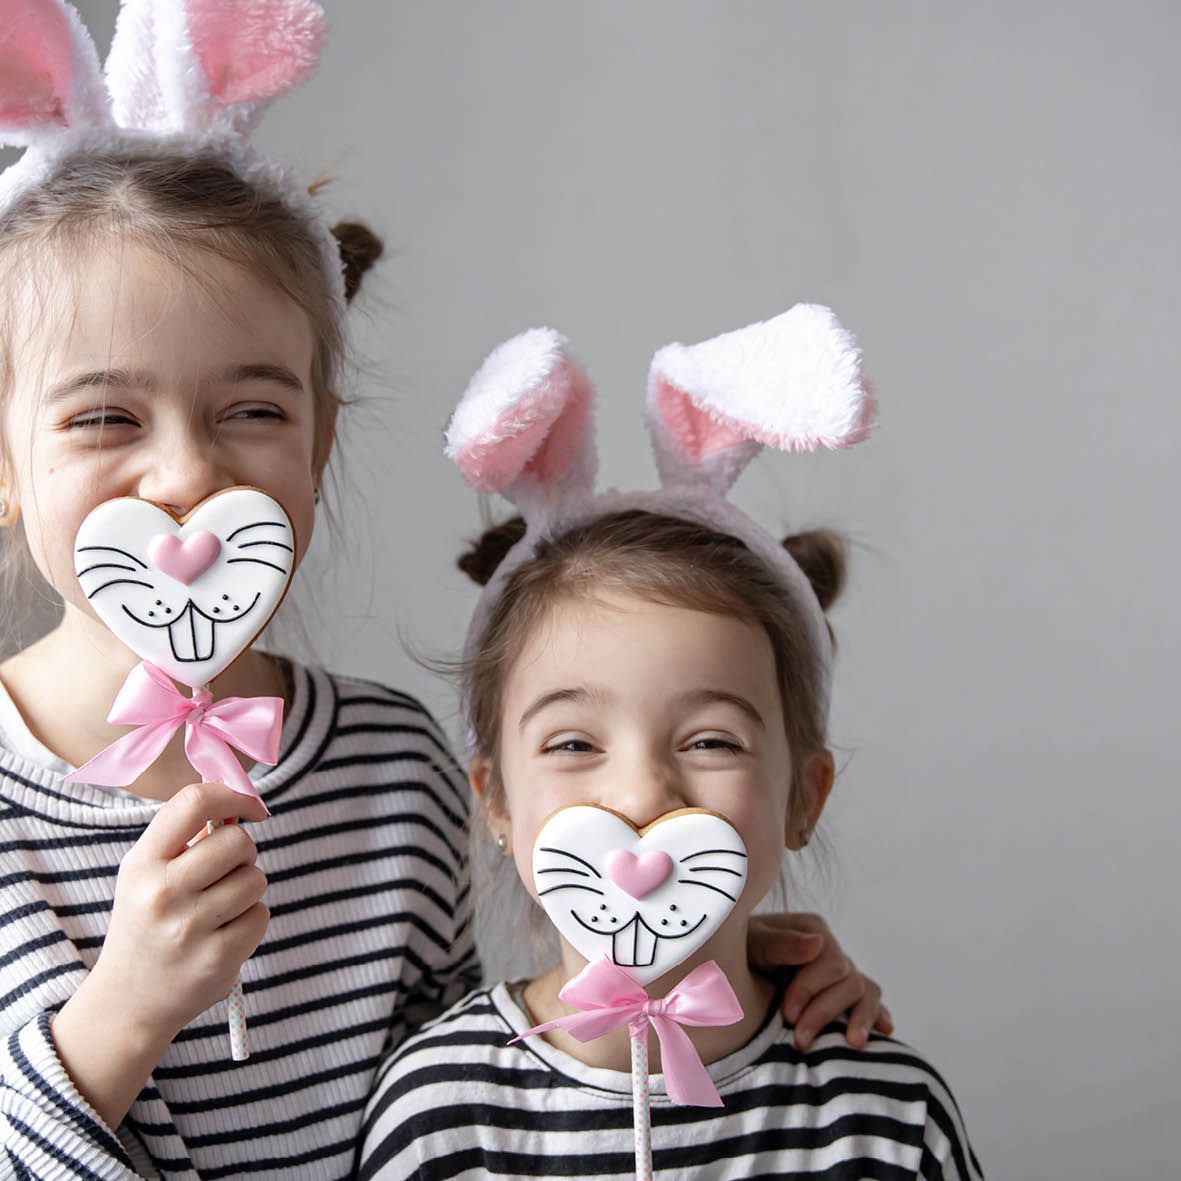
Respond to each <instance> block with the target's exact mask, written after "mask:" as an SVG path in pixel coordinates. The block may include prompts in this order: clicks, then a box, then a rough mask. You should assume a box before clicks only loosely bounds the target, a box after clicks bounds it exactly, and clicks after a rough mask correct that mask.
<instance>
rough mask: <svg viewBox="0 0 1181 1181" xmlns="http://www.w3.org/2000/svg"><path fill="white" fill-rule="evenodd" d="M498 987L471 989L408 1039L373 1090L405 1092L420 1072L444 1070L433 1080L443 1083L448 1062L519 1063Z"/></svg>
mask: <svg viewBox="0 0 1181 1181" xmlns="http://www.w3.org/2000/svg"><path fill="white" fill-rule="evenodd" d="M500 987H501V986H498V987H496V988H475V989H472V991H471V992H469V993H468V994H467V995H466V996H465V997H463V998H462V999H460V1000H458V1001H456V1003H455V1004H454V1005H452V1006H451V1008H449V1009H448V1010H447V1011H446V1012H444V1013H442V1014H441V1015H440V1016H438V1017H436V1018H435V1019H434V1020H433V1021H430V1022H428V1023H427V1024H426V1025H424V1026H423V1027H422V1028H421V1029H419V1030H417V1031H416V1032H415V1033H414V1035H413V1036H411V1037H408V1038H407V1039H406V1040H405V1041H404V1042H403V1043H402V1044H401V1045H400V1046H399V1047H398V1048H397V1050H396V1051H395V1052H394V1053H393V1054H391V1055H390V1057H389V1059H388V1060H387V1061H386V1063H385V1065H384V1067H383V1068H382V1071H381V1075H380V1077H379V1085H378V1087H377V1088H376V1090H378V1091H380V1090H381V1089H382V1088H383V1087H384V1086H387V1085H388V1086H389V1087H391V1088H393V1089H395V1090H404V1089H407V1085H406V1082H405V1080H406V1079H407V1077H408V1076H411V1075H415V1074H417V1073H418V1072H420V1071H422V1070H424V1069H425V1070H427V1072H428V1073H432V1068H434V1067H442V1068H443V1069H442V1071H441V1072H434V1074H435V1081H443V1080H445V1079H446V1078H448V1077H450V1075H451V1072H450V1071H449V1070H448V1069H447V1064H448V1063H462V1064H463V1065H464V1066H472V1065H475V1064H476V1063H477V1062H478V1061H481V1060H483V1061H487V1062H489V1063H494V1064H495V1063H499V1062H503V1061H504V1060H514V1059H516V1058H518V1057H519V1056H520V1054H521V1050H522V1047H521V1046H520V1045H514V1046H509V1044H508V1043H509V1041H510V1040H511V1039H512V1038H513V1037H514V1036H515V1031H514V1029H513V1027H512V1026H511V1025H510V1024H509V1022H508V1021H507V1020H506V1019H505V1017H504V1015H503V1014H502V1012H501V1009H500V1006H499V1004H498V1003H497V997H496V994H497V992H498V991H499V988H500ZM420 1081H421V1079H420ZM410 1085H411V1086H412V1085H413V1084H410Z"/></svg>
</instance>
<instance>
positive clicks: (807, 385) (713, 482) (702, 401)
mask: <svg viewBox="0 0 1181 1181" xmlns="http://www.w3.org/2000/svg"><path fill="white" fill-rule="evenodd" d="M860 360H861V354H860V350H859V349H858V348H857V345H856V342H855V341H854V339H853V337H852V335H851V334H850V333H849V332H848V331H846V330H845V329H844V328H843V327H842V326H841V324H840V323H839V322H838V320H837V319H836V317H835V316H834V315H833V313H832V312H831V311H830V310H829V309H828V308H825V307H821V306H819V305H816V304H796V305H795V306H794V307H793V308H791V309H790V310H788V311H786V312H784V313H783V314H782V315H779V316H776V317H775V318H774V319H772V320H767V321H765V322H762V323H757V324H751V325H749V326H748V327H746V328H741V329H738V330H737V331H734V332H728V333H726V334H724V335H722V336H718V337H715V338H714V339H713V340H708V341H705V342H704V343H702V344H696V345H688V346H687V345H682V344H670V345H667V346H665V347H664V348H662V349H660V350H659V351H658V352H657V353H656V355H655V356H654V357H653V359H652V366H651V370H650V372H649V375H648V392H647V400H646V404H645V418H646V420H647V425H648V431H649V434H650V436H651V441H652V449H653V452H654V453H655V456H656V465H657V470H658V472H659V475H660V481H661V488H660V489H659V491H650V492H642V491H634V492H632V491H619V490H616V489H612V490H609V491H605V492H601V493H596V492H595V490H594V480H595V466H596V465H595V445H594V437H593V425H592V420H593V405H592V403H593V394H592V390H591V385H590V382H589V380H588V379H587V377H586V375H585V373H584V372H583V371H582V369H581V368H580V367H579V365H578V363H577V362H576V361H575V360H574V359H573V358H572V357H571V355H570V353H569V351H568V348H567V341H566V339H565V338H564V337H563V336H561V335H560V334H559V333H557V332H554V331H552V330H551V329H548V328H538V329H533V330H531V331H529V332H524V333H522V334H521V335H520V336H516V337H513V339H511V340H509V341H506V342H505V343H504V344H502V345H500V346H499V347H498V348H497V349H496V350H494V351H493V353H492V354H491V355H490V356H489V357H488V359H487V360H486V361H485V362H484V365H483V366H482V367H481V369H480V370H479V372H478V373H477V374H476V375H475V377H473V379H472V381H471V383H470V384H469V386H468V389H467V392H466V393H465V395H464V397H463V400H462V401H461V403H460V405H459V406H458V408H457V409H456V411H455V414H454V416H453V418H452V420H451V424H450V426H449V428H448V430H447V454H448V455H449V456H450V457H451V459H452V460H453V461H454V462H455V463H456V465H457V466H458V467H459V469H460V471H461V472H462V473H463V475H464V477H465V479H466V480H467V481H468V483H470V484H471V485H472V487H474V488H476V489H477V490H478V491H480V492H499V493H500V494H501V495H503V496H505V497H506V498H507V499H508V500H510V501H512V502H513V504H515V505H516V506H517V508H518V509H520V511H521V515H522V516H523V518H524V520H525V523H526V526H527V529H526V533H525V536H524V537H523V538H522V539H521V541H520V542H519V543H518V544H517V545H516V546H515V547H514V548H513V549H512V551H510V553H509V554H508V555H507V556H506V558H505V560H504V561H503V562H502V563H501V565H500V566H498V567H497V569H496V573H495V574H494V576H493V578H492V579H491V581H490V582H489V583H488V585H487V587H486V588H485V590H484V592H483V594H482V595H481V596H480V601H479V603H478V605H477V607H476V611H475V614H474V616H473V618H472V622H471V625H470V628H469V632H468V635H469V645H468V646H469V649H470V647H471V645H472V643H473V642H474V640H475V639H476V638H477V637H478V636H479V635H480V634H481V632H482V631H483V628H484V625H485V623H486V621H487V617H488V613H489V611H490V610H491V607H492V605H493V604H494V603H495V602H496V600H497V599H498V598H499V597H500V593H501V590H502V589H503V587H504V585H505V582H506V581H507V580H508V578H509V576H510V575H511V574H512V571H513V570H514V569H515V568H516V567H517V566H518V565H519V564H520V563H521V562H523V561H524V560H526V558H528V557H529V555H531V554H532V553H533V552H534V551H535V549H536V547H537V544H538V542H539V541H541V540H542V539H544V538H546V537H551V536H554V535H556V534H558V533H560V532H563V531H565V530H566V529H569V528H572V527H573V526H575V525H578V524H580V523H582V522H584V521H588V520H591V519H593V518H595V517H598V516H602V515H604V514H606V513H613V512H619V511H622V510H626V509H643V510H646V511H649V512H654V513H663V514H666V515H668V516H673V517H683V518H686V519H688V520H691V521H696V522H698V523H700V524H703V525H708V526H711V527H713V528H715V529H717V530H719V531H720V532H722V533H728V534H731V535H732V536H734V537H737V538H739V539H740V540H741V541H742V542H744V543H745V544H746V545H747V546H748V547H749V548H750V549H751V550H753V551H754V552H755V553H756V554H757V555H758V556H759V557H761V558H763V559H764V560H765V561H766V563H767V564H768V566H769V567H770V568H771V569H773V570H774V571H776V573H777V574H778V576H779V577H780V578H781V580H782V582H783V588H784V591H785V593H786V594H788V595H789V596H790V597H791V599H792V601H793V602H795V603H796V604H797V605H798V606H799V608H800V611H801V613H802V614H803V615H804V617H805V618H806V619H807V621H808V628H809V634H810V637H811V641H812V648H813V654H814V658H815V661H816V665H817V669H818V671H819V673H820V681H821V697H822V701H823V706H824V711H823V712H825V713H827V703H828V696H829V677H830V672H831V664H832V641H831V639H830V636H829V632H828V626H827V624H826V623H825V620H824V612H823V611H822V610H821V608H820V604H819V603H818V602H817V600H816V595H815V593H814V592H813V590H812V587H811V584H810V583H809V582H808V579H807V578H806V577H805V575H804V573H803V572H802V571H801V570H800V568H799V566H798V565H797V564H796V562H795V560H794V559H793V558H792V557H791V555H790V554H789V553H788V552H787V551H786V550H785V549H784V548H783V546H782V545H781V544H780V543H779V542H778V541H777V540H776V539H775V538H773V537H772V536H771V535H770V534H769V533H768V532H767V531H766V530H765V529H763V528H762V527H761V526H760V525H758V524H757V523H756V522H754V521H752V520H751V519H750V517H748V516H747V515H746V514H745V513H744V512H742V510H741V509H739V508H738V507H737V505H735V504H733V503H731V501H729V500H728V499H727V498H726V494H727V493H728V492H729V490H730V488H731V487H732V486H733V484H734V481H735V480H737V478H738V476H739V475H740V474H741V473H742V471H743V469H744V468H745V467H746V465H747V464H748V463H750V461H751V460H752V459H754V457H755V456H756V455H757V454H758V453H759V451H760V450H761V449H762V448H763V447H764V446H767V447H773V448H775V449H777V450H780V451H811V450H813V449H815V448H817V447H829V448H844V447H851V446H852V445H853V444H855V443H859V442H860V441H861V440H863V439H864V438H865V437H866V436H867V435H868V434H869V432H870V431H871V430H872V428H873V425H874V413H875V402H874V398H873V394H872V391H871V389H870V385H869V382H868V380H867V379H865V378H864V377H863V376H862V374H861V367H860Z"/></svg>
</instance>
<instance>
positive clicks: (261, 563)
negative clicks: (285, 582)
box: [226, 558, 287, 574]
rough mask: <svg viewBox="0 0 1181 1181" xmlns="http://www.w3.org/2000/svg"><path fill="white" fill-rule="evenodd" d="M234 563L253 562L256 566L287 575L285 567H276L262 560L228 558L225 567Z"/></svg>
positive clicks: (272, 563)
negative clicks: (268, 567) (267, 567)
mask: <svg viewBox="0 0 1181 1181" xmlns="http://www.w3.org/2000/svg"><path fill="white" fill-rule="evenodd" d="M235 562H253V563H254V564H255V565H256V566H270V568H271V569H272V570H278V571H279V573H280V574H286V573H287V568H286V567H285V566H276V565H275V563H274V562H264V561H263V560H262V558H229V559H227V561H226V565H227V566H232V565H233V564H234V563H235Z"/></svg>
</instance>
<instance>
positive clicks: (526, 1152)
mask: <svg viewBox="0 0 1181 1181" xmlns="http://www.w3.org/2000/svg"><path fill="white" fill-rule="evenodd" d="M531 1024H532V1022H531V1021H530V1019H529V1018H528V1017H527V1016H526V1014H525V1012H524V1011H523V1010H522V1008H521V1006H520V1004H519V1003H518V1002H517V1000H516V999H514V995H513V992H512V991H510V989H509V988H508V987H506V986H505V985H503V984H500V985H497V986H496V987H495V988H493V989H490V990H489V989H481V990H478V991H476V992H473V993H471V994H470V995H469V996H468V997H466V998H465V999H464V1000H463V1001H461V1002H460V1003H459V1004H457V1005H456V1006H455V1007H454V1008H453V1009H452V1010H451V1011H450V1012H449V1013H447V1014H445V1015H444V1016H443V1017H441V1018H440V1019H439V1020H438V1021H437V1022H434V1023H432V1024H431V1025H430V1026H427V1027H426V1028H425V1029H424V1030H422V1031H421V1032H420V1033H418V1034H417V1035H415V1036H414V1037H412V1038H410V1039H409V1040H408V1041H406V1042H405V1043H404V1044H403V1045H402V1047H401V1048H400V1049H399V1050H398V1051H397V1052H396V1053H395V1055H394V1056H393V1058H391V1059H390V1061H389V1062H388V1063H387V1064H386V1066H385V1067H383V1069H382V1074H381V1076H380V1077H379V1080H378V1085H377V1088H376V1090H375V1091H374V1095H373V1098H372V1100H371V1101H370V1104H369V1108H368V1109H367V1111H366V1113H365V1124H364V1128H363V1129H362V1137H363V1139H362V1150H361V1152H362V1160H361V1168H360V1177H361V1178H362V1179H363V1181H369V1179H371V1178H380V1179H381V1181H397V1179H399V1178H416V1179H417V1181H443V1179H444V1178H465V1179H474V1178H477V1177H480V1178H483V1177H596V1178H619V1179H620V1181H625V1179H628V1178H632V1177H634V1176H635V1158H634V1149H633V1138H632V1101H631V1076H630V1075H629V1074H624V1073H620V1072H618V1071H612V1070H602V1069H599V1068H595V1067H590V1066H586V1065H584V1064H583V1063H581V1062H579V1061H577V1060H576V1059H574V1058H571V1057H570V1056H569V1055H567V1054H564V1053H562V1052H561V1051H560V1050H556V1049H555V1048H554V1047H553V1046H551V1045H549V1043H547V1042H546V1041H545V1040H544V1039H542V1038H540V1037H532V1038H530V1039H528V1041H527V1042H524V1043H520V1042H519V1043H517V1044H515V1045H509V1044H508V1042H509V1040H510V1038H513V1037H515V1036H516V1035H517V1034H519V1033H522V1032H523V1031H524V1030H526V1029H528V1028H529V1027H530V1025H531ZM709 1073H710V1076H711V1077H712V1078H713V1081H714V1084H715V1086H716V1087H717V1088H718V1091H719V1093H720V1094H721V1097H722V1100H723V1102H724V1104H725V1106H724V1107H722V1108H705V1107H678V1106H676V1105H674V1104H673V1103H671V1101H670V1100H669V1099H668V1097H667V1096H666V1095H665V1093H664V1081H663V1078H662V1077H661V1076H660V1075H654V1076H653V1077H652V1144H653V1167H654V1170H655V1176H656V1177H658V1178H660V1181H673V1179H674V1178H675V1179H677V1181H689V1179H690V1178H692V1179H693V1181H723V1179H733V1181H753V1179H755V1178H772V1177H776V1178H813V1179H817V1178H826V1179H827V1181H860V1179H861V1178H880V1179H883V1181H903V1179H904V1178H916V1177H922V1178H927V1179H928V1181H936V1179H942V1181H980V1178H981V1177H982V1174H981V1171H980V1166H979V1164H978V1163H977V1161H976V1159H975V1157H974V1156H973V1154H972V1149H971V1147H970V1146H969V1144H968V1138H967V1135H966V1133H965V1131H964V1125H963V1121H962V1119H961V1118H960V1113H959V1110H958V1109H957V1107H956V1104H955V1100H954V1099H953V1098H952V1096H951V1093H950V1092H949V1091H948V1089H947V1087H946V1085H945V1084H944V1083H943V1080H942V1079H941V1078H940V1077H939V1075H938V1074H936V1073H935V1071H934V1070H933V1069H932V1068H931V1067H930V1066H928V1065H927V1063H926V1062H925V1061H924V1060H923V1059H922V1058H920V1057H919V1056H918V1055H917V1054H916V1053H915V1052H914V1051H913V1050H911V1049H910V1048H909V1047H907V1046H904V1045H902V1044H901V1043H900V1042H896V1041H893V1040H891V1039H889V1038H884V1037H878V1036H876V1035H875V1036H872V1037H871V1038H870V1043H869V1046H868V1048H867V1049H865V1050H862V1051H859V1050H853V1049H851V1048H850V1047H849V1046H848V1045H847V1044H846V1042H845V1037H844V1030H843V1029H841V1028H838V1027H836V1026H833V1027H830V1028H829V1029H828V1030H826V1031H825V1032H824V1033H823V1034H822V1035H821V1036H820V1037H819V1038H817V1039H816V1042H815V1043H814V1044H813V1046H812V1048H811V1049H809V1050H808V1051H807V1052H803V1053H802V1052H800V1051H799V1050H797V1049H796V1048H795V1044H794V1041H793V1038H792V1032H791V1030H790V1029H789V1028H787V1027H786V1026H785V1025H784V1022H783V1019H782V1017H781V1016H780V1015H779V1013H778V1010H777V1007H776V1010H775V1011H774V1012H773V1013H771V1014H770V1015H769V1016H768V1020H767V1022H766V1023H765V1025H764V1026H763V1028H762V1029H761V1030H760V1031H759V1033H758V1034H756V1035H755V1037H754V1038H753V1039H752V1040H751V1041H750V1042H749V1043H747V1045H745V1046H744V1047H743V1048H742V1049H740V1050H738V1051H736V1052H735V1053H733V1054H730V1055H729V1056H727V1057H726V1058H723V1059H721V1060H720V1061H718V1062H715V1063H713V1064H712V1065H711V1066H710V1067H709Z"/></svg>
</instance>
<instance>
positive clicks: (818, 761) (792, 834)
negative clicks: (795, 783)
mask: <svg viewBox="0 0 1181 1181" xmlns="http://www.w3.org/2000/svg"><path fill="white" fill-rule="evenodd" d="M802 780H803V781H802V783H801V784H800V787H799V789H798V790H799V792H800V803H799V805H798V806H796V807H792V808H789V809H788V816H787V830H786V832H785V833H784V842H783V843H784V844H785V845H786V846H787V848H789V849H790V850H792V852H797V851H799V850H800V849H802V848H803V847H804V846H805V845H806V844H807V843H808V841H809V839H810V838H811V836H812V833H813V832H814V831H815V828H816V825H817V822H818V821H819V820H820V814H821V812H823V811H824V805H825V804H826V803H828V797H829V795H830V794H831V792H832V786H833V783H834V781H835V780H836V765H835V763H834V762H833V757H832V751H830V750H822V751H817V752H816V753H815V754H811V755H809V756H808V757H807V759H805V760H804V773H803V776H802Z"/></svg>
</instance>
